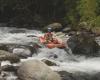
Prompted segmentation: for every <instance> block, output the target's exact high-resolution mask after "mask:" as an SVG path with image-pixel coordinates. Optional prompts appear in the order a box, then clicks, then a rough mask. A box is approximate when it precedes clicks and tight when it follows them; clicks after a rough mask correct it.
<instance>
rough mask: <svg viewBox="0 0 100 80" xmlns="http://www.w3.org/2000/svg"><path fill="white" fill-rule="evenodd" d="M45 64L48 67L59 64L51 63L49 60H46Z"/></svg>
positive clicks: (44, 60)
mask: <svg viewBox="0 0 100 80" xmlns="http://www.w3.org/2000/svg"><path fill="white" fill-rule="evenodd" d="M42 61H43V62H44V63H45V64H47V65H48V66H56V65H57V64H56V63H54V62H52V61H49V60H46V59H43V60H42Z"/></svg>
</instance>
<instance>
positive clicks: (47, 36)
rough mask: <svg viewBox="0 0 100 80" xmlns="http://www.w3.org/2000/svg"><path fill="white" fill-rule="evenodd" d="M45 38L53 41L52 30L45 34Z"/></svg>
mask: <svg viewBox="0 0 100 80" xmlns="http://www.w3.org/2000/svg"><path fill="white" fill-rule="evenodd" d="M44 38H45V40H46V41H47V42H48V41H53V34H52V33H51V32H48V33H46V34H45V35H44Z"/></svg>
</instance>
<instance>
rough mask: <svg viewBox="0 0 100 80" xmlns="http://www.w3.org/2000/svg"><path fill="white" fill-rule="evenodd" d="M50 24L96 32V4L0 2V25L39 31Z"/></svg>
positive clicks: (99, 18) (99, 22) (81, 0)
mask: <svg viewBox="0 0 100 80" xmlns="http://www.w3.org/2000/svg"><path fill="white" fill-rule="evenodd" d="M53 22H58V23H61V24H63V26H64V27H66V26H70V27H72V28H74V29H80V28H81V27H84V28H87V29H91V30H92V31H94V32H95V31H97V32H100V0H0V23H6V24H7V25H8V26H19V27H20V26H21V27H29V26H30V27H33V26H34V27H43V26H46V25H47V24H50V23H53Z"/></svg>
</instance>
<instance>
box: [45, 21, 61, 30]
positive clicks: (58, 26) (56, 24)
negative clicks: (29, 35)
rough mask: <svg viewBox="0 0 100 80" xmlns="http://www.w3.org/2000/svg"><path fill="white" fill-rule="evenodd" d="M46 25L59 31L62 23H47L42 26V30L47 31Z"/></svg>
mask: <svg viewBox="0 0 100 80" xmlns="http://www.w3.org/2000/svg"><path fill="white" fill-rule="evenodd" d="M48 27H51V28H52V30H53V31H60V30H61V29H62V24H60V23H52V24H49V25H48V26H46V27H45V28H44V31H47V28H48Z"/></svg>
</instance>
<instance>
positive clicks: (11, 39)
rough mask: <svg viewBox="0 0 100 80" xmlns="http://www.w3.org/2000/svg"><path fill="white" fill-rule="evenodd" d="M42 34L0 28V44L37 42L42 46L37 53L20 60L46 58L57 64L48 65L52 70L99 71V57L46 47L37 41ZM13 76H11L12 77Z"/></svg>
mask: <svg viewBox="0 0 100 80" xmlns="http://www.w3.org/2000/svg"><path fill="white" fill-rule="evenodd" d="M16 30H17V31H18V30H21V31H23V32H21V31H20V32H17V33H14V31H16ZM41 35H43V33H42V32H41V31H38V30H29V29H25V28H8V27H1V28H0V44H23V45H27V44H30V45H31V43H37V44H39V45H41V46H42V48H40V49H39V50H38V53H36V54H33V55H32V57H28V58H27V59H21V62H23V61H26V60H31V59H38V60H42V59H46V60H49V61H52V62H54V63H56V64H57V66H50V68H51V69H52V70H54V71H67V72H70V73H75V72H84V73H88V74H94V73H96V72H100V57H88V58H87V57H85V56H81V55H74V54H73V53H72V52H71V50H70V48H68V49H67V51H65V50H64V49H58V48H53V49H48V48H46V47H44V46H43V45H42V44H40V43H39V39H38V37H39V36H41ZM10 76H11V77H10V79H9V78H8V80H14V78H15V76H14V75H12V74H10ZM12 76H13V78H12Z"/></svg>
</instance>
